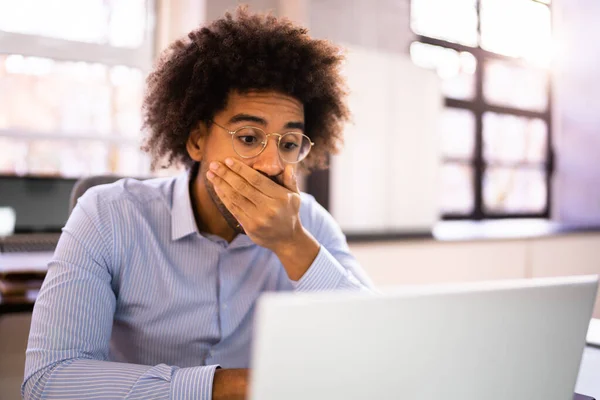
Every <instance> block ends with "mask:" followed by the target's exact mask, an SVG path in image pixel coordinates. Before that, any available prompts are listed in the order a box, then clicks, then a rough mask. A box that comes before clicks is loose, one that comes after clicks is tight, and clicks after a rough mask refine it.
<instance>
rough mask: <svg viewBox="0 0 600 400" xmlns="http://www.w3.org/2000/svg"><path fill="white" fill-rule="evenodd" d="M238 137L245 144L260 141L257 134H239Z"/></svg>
mask: <svg viewBox="0 0 600 400" xmlns="http://www.w3.org/2000/svg"><path fill="white" fill-rule="evenodd" d="M238 139H239V140H240V142H242V143H244V144H255V143H256V142H258V139H257V138H256V136H250V135H244V136H238Z"/></svg>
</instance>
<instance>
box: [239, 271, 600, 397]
mask: <svg viewBox="0 0 600 400" xmlns="http://www.w3.org/2000/svg"><path fill="white" fill-rule="evenodd" d="M597 287H598V277H597V276H584V277H564V278H544V279H532V280H525V279H523V280H515V281H495V282H483V283H469V284H461V285H436V286H420V287H407V288H398V289H395V290H393V291H389V292H386V293H384V294H377V295H369V294H360V293H348V292H345V293H340V292H337V293H331V292H330V293H314V294H295V293H271V294H266V295H264V296H262V297H261V298H260V299H259V302H258V305H257V314H256V320H255V331H254V335H255V337H254V344H253V348H252V362H251V365H252V378H251V379H252V380H251V384H250V398H251V399H254V400H257V399H260V400H275V399H277V400H279V399H287V400H295V399H298V400H299V399H327V400H334V399H344V400H352V399H357V400H358V399H361V400H363V399H410V400H439V399H444V400H481V399H486V400H508V399H510V400H532V399H543V400H567V399H569V400H570V399H573V391H574V387H575V382H576V379H577V374H578V371H579V365H580V362H581V356H582V352H583V349H584V346H585V337H586V331H587V328H588V324H589V321H590V317H591V315H592V308H593V304H594V300H595V297H596V291H597Z"/></svg>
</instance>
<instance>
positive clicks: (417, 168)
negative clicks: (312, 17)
mask: <svg viewBox="0 0 600 400" xmlns="http://www.w3.org/2000/svg"><path fill="white" fill-rule="evenodd" d="M343 74H344V75H345V76H346V78H347V80H348V87H349V90H350V95H349V97H348V106H349V108H350V110H351V112H352V117H353V120H352V123H350V124H348V125H347V126H346V129H345V131H344V147H343V149H342V152H341V153H340V154H339V155H337V156H334V157H332V160H331V172H330V174H331V185H332V186H331V213H332V215H333V216H334V218H335V219H336V221H338V223H339V224H340V226H341V227H342V229H344V231H345V232H361V233H365V232H374V231H375V232H380V231H386V230H392V231H409V230H410V231H415V230H425V231H429V230H431V227H432V226H433V224H434V223H435V222H436V221H437V219H438V209H439V207H438V202H437V200H438V198H439V194H438V186H439V185H438V173H439V162H440V152H439V140H437V123H438V117H439V113H440V110H441V107H442V95H441V91H440V83H439V80H438V77H437V75H436V74H435V73H434V72H432V71H428V70H425V69H421V68H419V67H416V66H415V65H413V63H412V62H411V61H410V59H408V58H407V57H405V56H402V55H398V54H393V53H385V52H381V51H373V50H365V49H360V48H357V47H349V48H348V54H347V61H346V63H345V65H344V68H343Z"/></svg>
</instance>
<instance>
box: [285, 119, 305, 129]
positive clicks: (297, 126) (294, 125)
mask: <svg viewBox="0 0 600 400" xmlns="http://www.w3.org/2000/svg"><path fill="white" fill-rule="evenodd" d="M285 129H297V130H299V131H303V132H304V122H300V121H294V122H288V123H287V124H285Z"/></svg>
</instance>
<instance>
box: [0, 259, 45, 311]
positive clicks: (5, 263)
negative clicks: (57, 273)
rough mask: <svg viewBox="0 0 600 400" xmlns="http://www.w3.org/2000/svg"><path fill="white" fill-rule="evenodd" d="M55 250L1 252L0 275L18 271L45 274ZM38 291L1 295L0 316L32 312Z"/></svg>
mask: <svg viewBox="0 0 600 400" xmlns="http://www.w3.org/2000/svg"><path fill="white" fill-rule="evenodd" d="M52 255H53V252H32V253H0V275H5V274H11V273H16V272H27V273H33V274H38V275H39V274H45V272H46V271H47V270H48V262H49V261H50V259H51V258H52ZM37 294H38V291H37V290H31V291H28V292H27V293H26V294H25V295H22V296H8V297H6V296H2V295H0V316H2V315H4V314H10V313H18V312H31V311H32V310H33V304H34V303H35V299H36V297H37Z"/></svg>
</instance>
